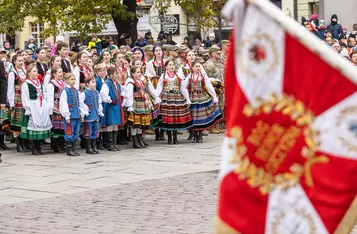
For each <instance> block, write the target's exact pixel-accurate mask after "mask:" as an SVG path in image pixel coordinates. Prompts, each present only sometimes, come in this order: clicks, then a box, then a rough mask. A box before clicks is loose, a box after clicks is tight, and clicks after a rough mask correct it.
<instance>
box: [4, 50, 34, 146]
mask: <svg viewBox="0 0 357 234" xmlns="http://www.w3.org/2000/svg"><path fill="white" fill-rule="evenodd" d="M12 64H13V67H12V71H11V72H10V73H9V75H8V80H7V98H8V102H9V106H10V109H11V111H10V113H11V116H10V130H11V132H12V133H13V134H14V137H15V141H16V145H17V152H29V151H30V149H29V145H28V140H26V139H25V140H23V139H21V137H20V134H21V122H22V112H23V106H22V97H21V86H22V84H23V83H24V82H25V80H26V72H25V70H24V69H23V66H24V59H23V57H22V56H21V55H14V57H13V58H12ZM24 145H25V146H26V147H25V146H24Z"/></svg>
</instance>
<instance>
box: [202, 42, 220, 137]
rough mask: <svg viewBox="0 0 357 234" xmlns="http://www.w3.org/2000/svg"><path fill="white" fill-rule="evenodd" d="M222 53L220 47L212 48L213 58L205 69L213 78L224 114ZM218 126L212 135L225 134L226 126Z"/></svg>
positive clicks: (212, 131) (213, 129)
mask: <svg viewBox="0 0 357 234" xmlns="http://www.w3.org/2000/svg"><path fill="white" fill-rule="evenodd" d="M221 53H222V52H221V50H220V48H219V47H218V46H212V47H210V48H209V55H210V57H211V58H210V59H209V60H208V61H207V62H206V63H205V65H204V69H205V71H206V73H207V75H208V77H209V78H211V82H212V85H213V87H214V88H215V90H216V93H217V96H218V99H219V108H220V109H221V112H222V113H224V93H223V85H224V65H223V63H222V61H221ZM218 125H220V126H216V128H212V129H211V130H210V133H211V134H219V133H222V132H223V128H224V125H223V124H218ZM219 127H221V128H222V129H220V128H219Z"/></svg>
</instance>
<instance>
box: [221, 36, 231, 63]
mask: <svg viewBox="0 0 357 234" xmlns="http://www.w3.org/2000/svg"><path fill="white" fill-rule="evenodd" d="M221 44H222V54H221V61H222V63H223V64H225V63H226V58H227V55H228V50H229V45H230V44H229V40H222V41H221Z"/></svg>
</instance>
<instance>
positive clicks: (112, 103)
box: [100, 66, 124, 151]
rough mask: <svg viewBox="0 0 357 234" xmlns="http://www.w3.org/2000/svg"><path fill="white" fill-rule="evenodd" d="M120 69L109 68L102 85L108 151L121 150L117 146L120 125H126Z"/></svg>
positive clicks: (103, 122)
mask: <svg viewBox="0 0 357 234" xmlns="http://www.w3.org/2000/svg"><path fill="white" fill-rule="evenodd" d="M120 76H121V74H120V71H118V70H117V69H116V67H113V66H112V67H109V68H108V77H107V79H106V81H105V82H104V84H103V86H102V90H101V91H100V94H101V96H102V101H103V103H105V104H104V105H103V114H104V117H103V118H102V127H103V131H104V133H103V136H104V142H106V146H107V150H108V151H120V149H119V148H118V147H117V146H116V142H117V136H118V135H117V134H118V129H119V126H122V125H124V113H123V109H122V103H121V95H122V93H121V92H122V87H121V85H120V83H119V82H118V81H119V80H120Z"/></svg>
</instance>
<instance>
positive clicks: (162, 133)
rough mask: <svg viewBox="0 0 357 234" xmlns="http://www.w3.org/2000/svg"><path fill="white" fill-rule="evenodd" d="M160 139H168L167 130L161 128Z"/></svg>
mask: <svg viewBox="0 0 357 234" xmlns="http://www.w3.org/2000/svg"><path fill="white" fill-rule="evenodd" d="M160 141H166V138H165V131H164V130H162V129H160Z"/></svg>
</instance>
